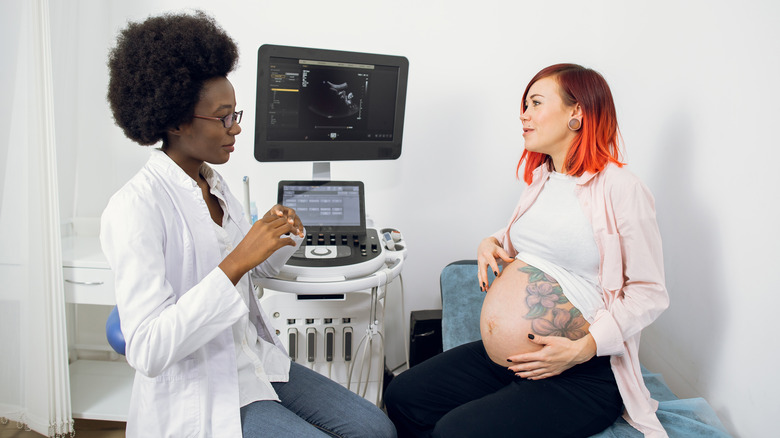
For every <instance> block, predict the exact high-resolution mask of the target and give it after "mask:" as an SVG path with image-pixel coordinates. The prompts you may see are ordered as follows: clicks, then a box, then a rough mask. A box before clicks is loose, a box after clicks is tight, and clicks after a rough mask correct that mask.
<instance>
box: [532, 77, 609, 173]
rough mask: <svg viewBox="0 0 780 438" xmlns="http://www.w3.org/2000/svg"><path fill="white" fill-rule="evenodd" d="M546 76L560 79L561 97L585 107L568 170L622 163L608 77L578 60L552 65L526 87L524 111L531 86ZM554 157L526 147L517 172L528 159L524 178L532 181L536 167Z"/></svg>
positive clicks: (573, 170) (598, 168)
mask: <svg viewBox="0 0 780 438" xmlns="http://www.w3.org/2000/svg"><path fill="white" fill-rule="evenodd" d="M546 77H553V78H554V79H555V80H556V81H557V82H558V88H559V89H560V93H561V99H562V100H563V102H564V103H565V104H566V105H574V104H577V103H579V104H580V107H581V108H582V127H581V128H580V130H579V131H577V136H576V137H575V138H574V140H573V141H572V143H571V146H570V147H569V152H568V153H567V154H566V159H565V162H566V173H567V174H568V175H573V176H580V175H582V174H583V173H585V172H592V173H596V172H599V171H601V170H602V169H604V167H606V165H607V163H609V162H612V163H615V164H617V165H618V166H621V167H622V166H623V164H624V163H621V162H620V160H619V159H620V151H619V149H618V146H619V144H618V141H619V137H620V133H619V131H618V123H617V114H616V111H615V102H614V101H613V100H612V92H611V91H610V90H609V85H607V81H605V80H604V78H603V77H602V76H601V75H600V74H599V73H598V72H597V71H595V70H591V69H589V68H585V67H582V66H580V65H577V64H556V65H551V66H549V67H547V68H545V69H543V70H542V71H540V72H539V73H537V74H536V76H534V77H533V79H531V82H529V83H528V86H527V87H526V88H525V93H523V112H525V108H526V104H525V99H526V97H527V96H528V90H530V89H531V86H532V85H533V84H534V83H535V82H536V81H538V80H540V79H543V78H546ZM550 161H552V158H550V156H549V155H547V154H542V153H539V152H530V151H528V150H527V149H526V150H524V151H523V155H522V156H521V157H520V162H519V163H517V176H518V178H519V177H520V166H522V164H523V162H525V171H524V173H523V180H524V181H525V182H526V184H531V181H532V180H533V171H534V170H535V169H536V168H537V167H539V166H541V165H542V164H546V163H549V162H550Z"/></svg>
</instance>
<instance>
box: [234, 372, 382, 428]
mask: <svg viewBox="0 0 780 438" xmlns="http://www.w3.org/2000/svg"><path fill="white" fill-rule="evenodd" d="M272 385H273V387H274V390H275V391H276V394H277V395H278V396H279V399H280V400H281V403H279V402H276V401H272V400H263V401H256V402H254V403H250V404H248V405H246V406H244V407H242V408H241V428H242V431H243V435H244V437H245V438H248V437H279V438H282V437H290V438H304V437H345V438H346V437H354V438H358V437H372V438H374V437H376V438H382V437H387V438H392V437H395V436H396V433H395V427H394V426H393V423H392V422H391V421H390V419H389V418H387V416H386V415H385V414H384V412H382V411H381V410H380V409H379V408H377V407H376V406H375V405H374V404H373V403H371V402H369V401H368V400H366V399H364V398H362V397H360V396H358V395H357V394H355V393H353V392H352V391H350V390H348V389H346V388H344V387H343V386H341V385H340V384H338V383H336V382H334V381H333V380H331V379H329V378H327V377H325V376H323V375H321V374H319V373H317V372H315V371H312V370H310V369H308V368H306V367H304V366H303V365H300V364H297V363H295V362H293V363H291V364H290V379H289V381H288V382H273V383H272Z"/></svg>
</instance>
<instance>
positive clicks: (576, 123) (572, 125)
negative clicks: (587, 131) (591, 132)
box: [569, 117, 582, 131]
mask: <svg viewBox="0 0 780 438" xmlns="http://www.w3.org/2000/svg"><path fill="white" fill-rule="evenodd" d="M581 127H582V122H580V119H575V118H573V117H572V118H571V119H569V129H571V130H572V131H579V130H580V128H581Z"/></svg>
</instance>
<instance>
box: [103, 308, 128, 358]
mask: <svg viewBox="0 0 780 438" xmlns="http://www.w3.org/2000/svg"><path fill="white" fill-rule="evenodd" d="M106 338H107V339H108V344H109V345H110V346H111V348H113V349H114V351H116V352H117V353H119V354H121V355H122V356H124V355H125V336H124V335H123V334H122V329H121V328H120V327H119V311H118V310H117V307H116V306H114V308H113V309H112V310H111V313H110V314H109V315H108V319H107V320H106Z"/></svg>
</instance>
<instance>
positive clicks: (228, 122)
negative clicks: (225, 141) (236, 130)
mask: <svg viewBox="0 0 780 438" xmlns="http://www.w3.org/2000/svg"><path fill="white" fill-rule="evenodd" d="M243 115H244V111H243V110H242V111H236V112H234V113H230V114H228V115H226V116H225V117H208V116H199V115H197V114H195V115H194V116H193V117H195V118H196V119H206V120H219V121H220V122H222V126H224V127H225V128H228V129H230V128H232V127H233V122H235V123H241V117H242V116H243Z"/></svg>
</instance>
